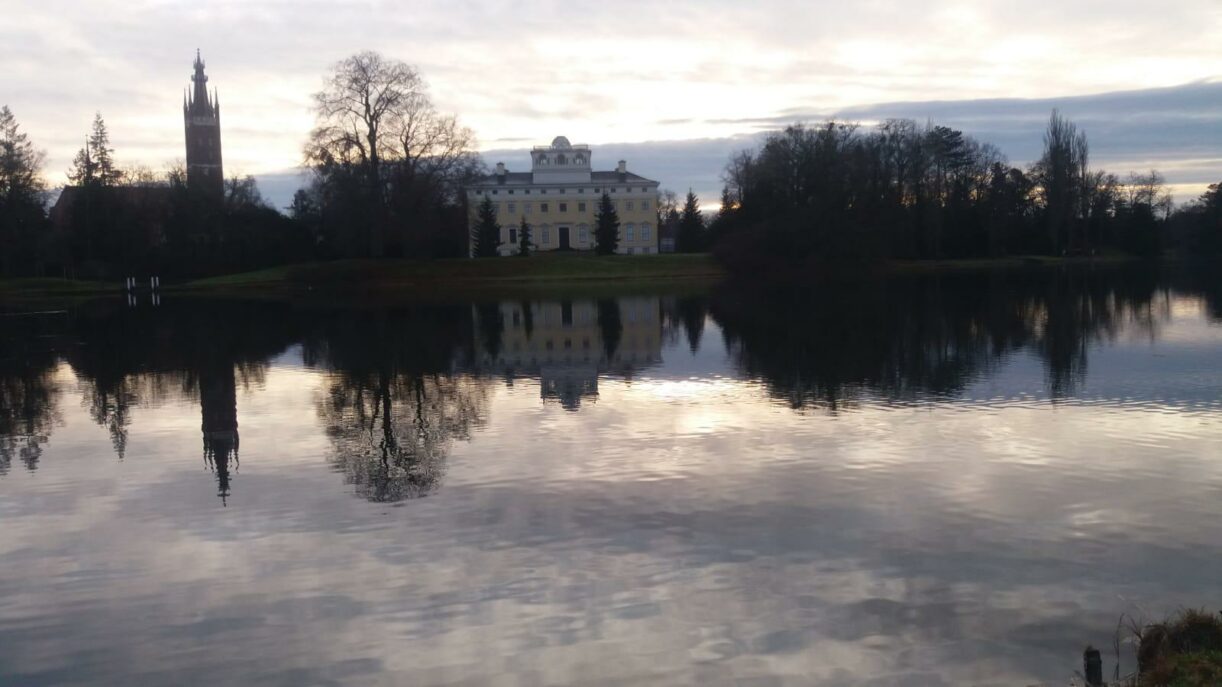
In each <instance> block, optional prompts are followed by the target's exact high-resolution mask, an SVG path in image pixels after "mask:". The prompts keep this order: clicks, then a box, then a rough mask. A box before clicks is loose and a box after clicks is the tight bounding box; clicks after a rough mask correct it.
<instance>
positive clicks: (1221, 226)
mask: <svg viewBox="0 0 1222 687" xmlns="http://www.w3.org/2000/svg"><path fill="white" fill-rule="evenodd" d="M1169 224H1170V225H1171V231H1170V233H1171V235H1172V236H1173V237H1174V241H1175V242H1176V244H1177V245H1179V246H1180V247H1181V248H1182V249H1183V251H1184V252H1185V253H1186V254H1187V255H1190V256H1197V257H1205V256H1209V257H1216V256H1218V255H1222V183H1217V184H1211V185H1210V186H1209V188H1208V189H1206V191H1205V193H1203V194H1201V197H1200V198H1199V199H1197V200H1196V201H1195V202H1193V203H1190V204H1188V205H1187V206H1185V207H1184V208H1182V209H1180V210H1179V211H1178V212H1176V213H1175V214H1174V215H1172V216H1171V217H1170V219H1169Z"/></svg>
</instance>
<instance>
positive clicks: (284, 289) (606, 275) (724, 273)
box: [0, 253, 1177, 301]
mask: <svg viewBox="0 0 1222 687" xmlns="http://www.w3.org/2000/svg"><path fill="white" fill-rule="evenodd" d="M1176 261H1177V260H1176V259H1175V258H1171V257H1164V258H1160V259H1155V260H1150V259H1144V258H1139V257H1133V256H1127V255H1103V256H1074V257H1052V256H1012V257H1004V258H969V259H940V260H888V261H883V262H878V263H869V264H863V265H859V266H838V267H837V268H836V269H832V270H828V271H826V272H823V273H818V272H815V273H811V272H810V271H806V272H805V273H804V274H802V275H798V276H799V277H800V278H801V279H806V278H815V279H822V278H833V279H834V278H838V277H843V276H849V275H852V276H854V277H857V278H860V277H862V276H867V277H883V276H888V275H909V274H933V273H954V272H973V271H995V270H1005V271H1010V270H1040V269H1050V268H1060V267H1117V266H1122V265H1130V264H1138V263H1142V262H1149V263H1153V264H1159V265H1165V264H1169V263H1174V262H1176ZM792 269H793V267H792V266H782V265H777V270H776V271H775V272H771V273H769V274H767V275H763V276H761V277H760V278H761V281H771V280H773V279H776V278H781V279H783V278H784V274H785V273H786V272H789V271H790V270H792ZM729 278H736V279H742V278H743V275H742V274H735V273H733V272H731V271H729V270H727V269H725V268H724V267H723V266H722V265H720V264H719V263H718V262H717V261H716V260H715V259H714V258H713V257H712V256H711V255H709V254H707V253H695V254H677V253H672V254H661V255H657V254H655V255H633V256H628V255H615V256H594V255H589V254H567V255H565V254H561V255H554V254H551V255H535V256H532V257H530V258H520V259H519V258H514V257H502V258H495V259H469V258H454V259H442V260H409V259H382V260H372V259H358V260H336V261H331V262H310V263H301V264H295V265H283V266H279V267H272V268H268V269H263V270H256V271H251V272H240V273H235V274H228V275H221V276H216V277H207V278H204V279H197V280H193V281H189V282H184V283H180V284H167V285H165V286H164V287H162V288H160V289H159V292H161V293H164V294H175V295H200V296H209V295H216V296H231V297H237V296H247V297H252V296H253V297H259V298H262V297H288V296H303V295H310V296H320V295H326V296H354V295H356V296H380V297H394V296H404V295H413V296H419V295H434V296H436V295H443V294H444V295H465V296H480V295H485V296H486V295H491V294H493V293H495V294H497V295H503V294H506V293H512V294H514V295H529V294H530V293H533V292H544V293H553V294H554V293H557V292H578V293H580V292H599V291H606V290H615V292H617V293H620V292H623V291H624V290H625V289H626V290H628V291H630V292H631V291H639V290H651V289H658V288H667V289H670V288H691V287H701V286H712V285H714V284H716V283H718V282H720V281H722V280H724V279H729ZM125 293H126V291H125V290H124V289H123V288H122V284H121V283H118V282H105V281H88V280H73V279H60V278H48V277H35V278H20V279H9V280H3V281H0V301H28V300H53V299H68V300H76V299H84V298H97V297H104V296H118V295H124V294H125ZM138 293H147V290H146V289H141V290H140V291H139V292H138Z"/></svg>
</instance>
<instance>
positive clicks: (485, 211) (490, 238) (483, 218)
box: [471, 196, 501, 258]
mask: <svg viewBox="0 0 1222 687" xmlns="http://www.w3.org/2000/svg"><path fill="white" fill-rule="evenodd" d="M471 246H472V248H471V255H472V257H476V258H495V257H496V256H497V255H499V254H500V253H499V252H498V250H497V249H498V248H500V246H501V225H500V224H497V221H496V206H494V205H493V204H492V199H491V198H489V197H488V196H484V200H483V202H481V203H480V204H479V219H478V220H477V221H476V224H475V230H474V231H473V232H472V236H471Z"/></svg>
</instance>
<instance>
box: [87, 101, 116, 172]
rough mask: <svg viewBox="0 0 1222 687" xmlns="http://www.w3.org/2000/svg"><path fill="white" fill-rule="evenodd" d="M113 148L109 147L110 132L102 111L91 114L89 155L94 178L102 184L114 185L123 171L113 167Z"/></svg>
mask: <svg viewBox="0 0 1222 687" xmlns="http://www.w3.org/2000/svg"><path fill="white" fill-rule="evenodd" d="M114 153H115V149H114V148H111V147H110V134H109V133H108V132H107V131H106V122H105V121H103V120H102V113H101V112H98V113H96V114H95V115H94V116H93V131H92V132H91V133H90V134H89V157H90V158H91V159H92V160H93V164H94V168H95V170H96V177H95V178H96V180H97V182H98V183H99V184H100V185H102V186H116V185H118V183H119V180H120V179H121V177H122V176H123V173H122V172H120V171H119V170H118V168H117V167H115V159H114Z"/></svg>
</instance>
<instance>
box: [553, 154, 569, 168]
mask: <svg viewBox="0 0 1222 687" xmlns="http://www.w3.org/2000/svg"><path fill="white" fill-rule="evenodd" d="M568 163H569V161H568V159H567V158H566V157H564V153H560V154H559V155H557V156H556V164H558V165H567V164H568Z"/></svg>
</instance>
